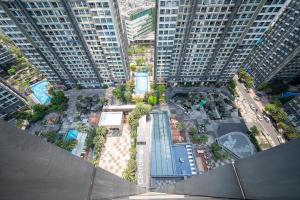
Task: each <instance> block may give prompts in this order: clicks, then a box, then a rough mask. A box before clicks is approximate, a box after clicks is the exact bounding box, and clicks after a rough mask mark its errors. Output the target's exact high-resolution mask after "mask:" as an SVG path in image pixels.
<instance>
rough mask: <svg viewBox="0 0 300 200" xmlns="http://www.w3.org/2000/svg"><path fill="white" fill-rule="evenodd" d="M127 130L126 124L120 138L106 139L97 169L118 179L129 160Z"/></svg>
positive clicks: (129, 143)
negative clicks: (107, 172)
mask: <svg viewBox="0 0 300 200" xmlns="http://www.w3.org/2000/svg"><path fill="white" fill-rule="evenodd" d="M129 130H130V129H129V126H128V124H124V126H123V132H122V135H121V136H118V137H107V139H106V143H105V147H104V149H103V151H102V153H101V156H100V162H99V167H101V168H102V169H104V170H107V171H109V172H110V173H113V174H115V175H117V176H119V177H122V172H123V171H124V169H125V168H126V167H127V163H128V161H129V159H130V146H131V139H130V134H129Z"/></svg>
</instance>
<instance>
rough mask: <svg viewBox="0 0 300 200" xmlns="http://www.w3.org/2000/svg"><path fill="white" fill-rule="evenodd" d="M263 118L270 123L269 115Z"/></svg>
mask: <svg viewBox="0 0 300 200" xmlns="http://www.w3.org/2000/svg"><path fill="white" fill-rule="evenodd" d="M263 118H264V119H265V120H266V122H268V123H269V122H270V119H269V117H268V116H267V115H263Z"/></svg>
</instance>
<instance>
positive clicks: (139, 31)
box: [123, 7, 152, 43]
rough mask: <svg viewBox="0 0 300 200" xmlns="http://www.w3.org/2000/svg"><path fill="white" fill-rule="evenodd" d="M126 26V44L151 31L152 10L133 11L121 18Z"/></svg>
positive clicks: (140, 9) (149, 8)
mask: <svg viewBox="0 0 300 200" xmlns="http://www.w3.org/2000/svg"><path fill="white" fill-rule="evenodd" d="M123 19H124V21H125V25H126V33H127V40H128V43H132V42H135V41H137V40H139V39H141V38H143V37H145V36H146V35H147V34H148V33H150V32H151V31H152V10H151V7H148V8H138V9H135V10H133V11H131V12H129V13H127V15H124V16H123Z"/></svg>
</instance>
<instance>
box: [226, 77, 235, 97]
mask: <svg viewBox="0 0 300 200" xmlns="http://www.w3.org/2000/svg"><path fill="white" fill-rule="evenodd" d="M228 86H229V91H230V93H231V94H232V95H236V86H237V83H236V82H235V80H233V79H232V80H231V81H230V82H229V85H228Z"/></svg>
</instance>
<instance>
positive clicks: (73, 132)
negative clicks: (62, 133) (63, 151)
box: [65, 129, 78, 141]
mask: <svg viewBox="0 0 300 200" xmlns="http://www.w3.org/2000/svg"><path fill="white" fill-rule="evenodd" d="M77 136H78V132H77V131H76V130H75V129H70V130H69V131H68V133H67V135H66V137H65V141H68V140H76V139H77Z"/></svg>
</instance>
